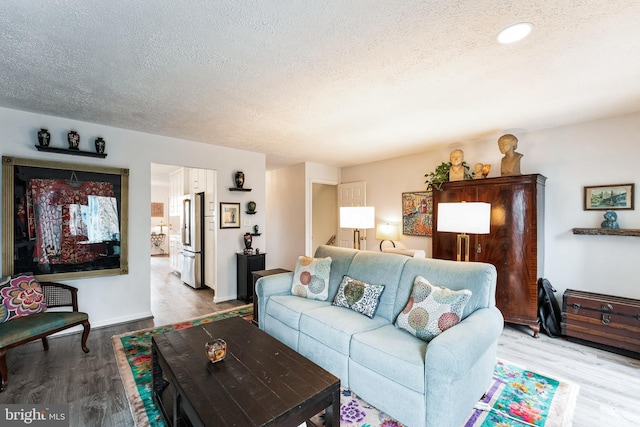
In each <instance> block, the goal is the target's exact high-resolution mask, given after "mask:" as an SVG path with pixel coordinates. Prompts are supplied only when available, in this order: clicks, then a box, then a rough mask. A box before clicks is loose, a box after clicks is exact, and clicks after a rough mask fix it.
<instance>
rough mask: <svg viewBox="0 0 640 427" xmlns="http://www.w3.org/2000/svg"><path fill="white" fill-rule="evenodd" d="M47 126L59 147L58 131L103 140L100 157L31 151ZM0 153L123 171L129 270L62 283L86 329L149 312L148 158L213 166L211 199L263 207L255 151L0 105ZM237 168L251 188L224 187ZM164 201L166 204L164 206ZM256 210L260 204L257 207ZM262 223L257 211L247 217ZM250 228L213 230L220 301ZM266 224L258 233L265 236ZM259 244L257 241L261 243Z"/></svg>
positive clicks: (261, 171) (85, 143) (86, 141)
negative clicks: (214, 195) (70, 290)
mask: <svg viewBox="0 0 640 427" xmlns="http://www.w3.org/2000/svg"><path fill="white" fill-rule="evenodd" d="M40 128H47V129H49V131H50V132H51V146H54V147H60V148H66V147H67V145H66V134H67V132H68V131H69V130H71V129H73V130H76V131H78V133H79V134H80V138H81V139H80V148H81V149H83V150H86V151H91V150H92V148H91V145H90V144H92V143H93V142H92V141H93V140H94V139H95V138H96V137H97V136H102V137H103V138H104V139H105V140H106V142H107V147H106V153H107V154H108V155H107V157H106V159H99V158H91V157H76V156H68V155H64V154H50V153H41V152H38V151H36V149H35V148H34V144H37V139H36V132H37V130H38V129H40ZM0 144H1V145H0V153H1V154H2V155H3V156H15V157H22V158H34V159H46V160H51V161H61V162H74V163H75V162H77V163H82V164H95V165H101V166H112V167H120V168H128V169H129V170H130V175H129V206H130V208H129V274H128V275H122V276H109V277H104V278H94V279H78V280H71V281H68V282H67V283H68V284H70V285H73V286H76V287H78V288H79V289H80V291H79V295H78V296H79V305H80V307H81V309H82V310H84V311H87V312H88V313H89V316H90V320H91V324H92V326H94V327H97V326H103V325H108V324H113V323H117V322H124V321H129V320H133V319H137V318H141V317H146V316H149V315H151V312H150V287H149V282H150V271H149V269H150V246H149V230H150V227H151V219H150V203H151V196H150V181H151V177H150V164H151V163H161V164H174V165H182V166H187V167H196V168H205V169H215V170H217V171H218V189H217V190H218V200H219V201H221V202H239V203H241V206H242V207H243V208H244V206H246V203H247V202H248V201H249V200H254V201H255V202H256V203H257V205H258V207H260V206H265V180H264V176H265V156H264V154H260V153H253V152H249V151H243V150H236V149H232V148H225V147H220V146H214V145H208V144H202V143H197V142H193V141H187V140H182V139H176V138H169V137H163V136H158V135H151V134H146V133H141V132H135V131H130V130H126V129H119V128H113V127H108V126H102V125H99V124H93V123H86V122H80V121H76V120H69V119H64V118H59V117H52V116H45V115H40V114H33V113H26V112H22V111H16V110H10V109H5V108H0ZM236 170H243V171H244V172H245V176H246V178H245V188H252V192H250V193H249V192H230V191H229V187H233V174H234V172H235V171H236ZM165 207H166V206H165ZM263 212H264V210H263ZM252 220H253V221H254V223H259V224H264V222H265V213H262V212H260V208H258V213H257V214H256V215H255V216H254V218H253V219H252ZM250 228H251V227H242V228H241V229H225V230H219V232H218V253H217V263H218V280H217V283H218V285H217V286H218V288H217V291H218V293H217V298H219V299H220V300H226V299H235V297H236V259H235V253H236V252H239V251H241V250H242V248H243V247H244V245H243V242H242V235H243V234H244V233H245V232H246V231H250ZM267 233H268V230H265V231H263V235H262V236H261V237H260V238H261V239H263V240H262V242H266V234H267ZM263 245H264V243H263Z"/></svg>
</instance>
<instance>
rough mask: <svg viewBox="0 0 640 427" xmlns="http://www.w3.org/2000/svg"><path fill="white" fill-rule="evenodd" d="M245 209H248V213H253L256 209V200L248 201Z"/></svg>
mask: <svg viewBox="0 0 640 427" xmlns="http://www.w3.org/2000/svg"><path fill="white" fill-rule="evenodd" d="M247 209H248V210H249V213H254V212H255V211H256V202H253V201H251V202H249V203H247Z"/></svg>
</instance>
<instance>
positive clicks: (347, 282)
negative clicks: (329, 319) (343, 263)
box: [333, 276, 384, 318]
mask: <svg viewBox="0 0 640 427" xmlns="http://www.w3.org/2000/svg"><path fill="white" fill-rule="evenodd" d="M382 291H384V285H370V284H368V283H364V282H361V281H360V280H355V279H352V278H351V277H349V276H344V277H342V282H340V287H339V288H338V293H337V294H336V297H335V298H334V299H333V305H336V306H338V307H347V308H350V309H351V310H353V311H357V312H358V313H362V314H364V315H365V316H367V317H371V318H373V316H375V314H376V310H377V309H378V303H379V302H380V296H381V295H382Z"/></svg>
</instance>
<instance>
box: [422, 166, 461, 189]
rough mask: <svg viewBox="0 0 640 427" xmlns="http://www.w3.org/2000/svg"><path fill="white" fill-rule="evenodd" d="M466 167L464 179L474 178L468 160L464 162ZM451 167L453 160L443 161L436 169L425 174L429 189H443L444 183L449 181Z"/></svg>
mask: <svg viewBox="0 0 640 427" xmlns="http://www.w3.org/2000/svg"><path fill="white" fill-rule="evenodd" d="M462 166H463V167H464V179H472V178H473V176H472V175H471V174H470V173H469V165H468V164H467V162H462ZM449 169H451V162H442V163H441V164H440V166H438V167H436V170H435V171H433V172H429V173H426V174H424V176H425V178H427V180H426V181H425V183H426V184H427V190H432V189H434V188H435V189H436V190H438V191H442V183H443V182H447V181H449Z"/></svg>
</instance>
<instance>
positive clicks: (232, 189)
mask: <svg viewBox="0 0 640 427" xmlns="http://www.w3.org/2000/svg"><path fill="white" fill-rule="evenodd" d="M229 191H251V189H250V188H237V187H231V188H229Z"/></svg>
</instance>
